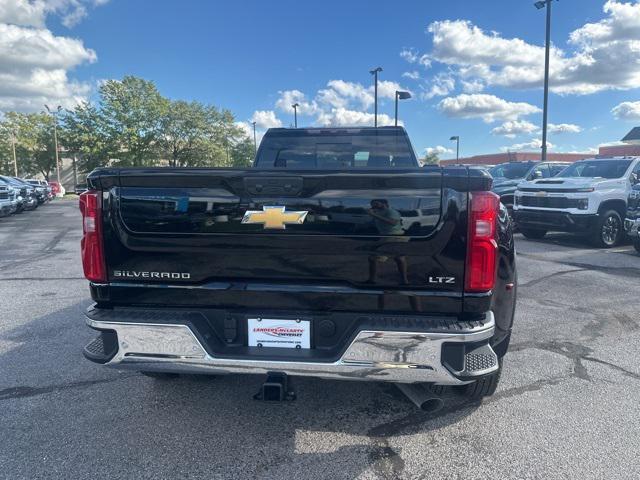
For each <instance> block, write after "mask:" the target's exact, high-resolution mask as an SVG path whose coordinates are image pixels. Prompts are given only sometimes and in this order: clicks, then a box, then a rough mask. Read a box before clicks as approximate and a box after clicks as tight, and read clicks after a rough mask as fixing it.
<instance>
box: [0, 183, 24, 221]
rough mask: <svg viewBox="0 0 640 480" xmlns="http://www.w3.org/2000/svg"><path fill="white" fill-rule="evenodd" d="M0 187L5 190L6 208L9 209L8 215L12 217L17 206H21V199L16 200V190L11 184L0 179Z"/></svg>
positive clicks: (17, 194)
mask: <svg viewBox="0 0 640 480" xmlns="http://www.w3.org/2000/svg"><path fill="white" fill-rule="evenodd" d="M0 187H2V188H3V189H5V191H6V197H7V201H6V203H7V204H8V207H9V214H10V215H13V214H14V213H16V212H17V211H18V205H19V204H22V197H20V199H18V197H19V192H18V190H17V189H16V188H15V187H14V186H13V185H12V184H10V183H5V182H4V181H3V180H2V179H1V178H0ZM3 197H4V195H3Z"/></svg>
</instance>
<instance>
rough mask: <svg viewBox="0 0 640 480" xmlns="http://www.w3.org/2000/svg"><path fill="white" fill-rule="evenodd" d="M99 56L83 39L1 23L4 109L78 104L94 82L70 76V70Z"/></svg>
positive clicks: (0, 106) (0, 98)
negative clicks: (81, 81) (77, 79)
mask: <svg viewBox="0 0 640 480" xmlns="http://www.w3.org/2000/svg"><path fill="white" fill-rule="evenodd" d="M96 58H97V57H96V53H95V52H94V51H93V50H91V49H88V48H86V47H85V46H84V45H83V43H82V41H80V40H77V39H73V38H68V37H62V36H55V35H53V33H51V31H49V30H46V29H42V28H31V27H22V26H17V25H10V24H4V23H0V110H4V111H6V110H20V111H37V110H42V108H43V104H44V103H54V104H59V105H62V106H63V107H72V106H74V105H75V104H76V103H77V102H78V101H79V100H82V99H84V98H86V96H87V95H88V94H89V92H90V90H91V85H89V84H87V83H79V82H75V81H73V80H70V79H69V78H68V71H69V70H70V69H73V68H74V67H77V66H78V65H81V64H85V63H93V62H95V61H96Z"/></svg>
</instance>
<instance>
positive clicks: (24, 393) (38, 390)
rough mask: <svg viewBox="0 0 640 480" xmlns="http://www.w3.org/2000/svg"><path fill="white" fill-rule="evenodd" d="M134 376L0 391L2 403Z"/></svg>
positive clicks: (17, 387) (19, 387)
mask: <svg viewBox="0 0 640 480" xmlns="http://www.w3.org/2000/svg"><path fill="white" fill-rule="evenodd" d="M131 376H133V375H121V376H119V377H115V378H106V379H100V380H83V381H80V382H70V383H63V384H61V385H50V386H47V387H29V386H16V387H9V388H5V389H3V390H0V401H2V400H12V399H16V398H27V397H35V396H38V395H45V394H47V393H53V392H61V391H64V390H70V389H74V388H83V387H90V386H93V385H100V384H103V383H112V382H117V381H119V380H122V379H125V378H129V377H131Z"/></svg>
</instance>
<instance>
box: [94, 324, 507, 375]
mask: <svg viewBox="0 0 640 480" xmlns="http://www.w3.org/2000/svg"><path fill="white" fill-rule="evenodd" d="M489 315H490V318H489V321H487V322H485V324H484V325H482V326H478V327H476V328H472V329H468V330H465V331H464V332H455V331H452V332H450V333H449V332H447V333H440V332H438V333H435V332H434V333H429V332H397V331H372V330H371V331H369V330H368V331H361V332H359V333H358V334H357V336H356V337H355V339H354V340H353V341H352V342H351V344H350V345H349V347H348V348H347V349H346V350H345V352H344V354H343V355H342V357H341V358H340V359H339V360H337V361H335V362H331V363H327V362H309V361H272V360H262V359H260V360H258V359H251V358H249V357H247V358H242V359H237V358H234V359H229V358H216V357H213V356H211V355H209V354H208V353H207V351H206V350H205V348H204V347H203V346H202V344H201V343H200V341H199V340H198V338H197V337H196V336H195V335H194V333H193V332H192V331H191V329H190V328H189V327H188V326H187V325H182V324H165V323H163V324H153V323H132V322H118V321H100V320H95V319H92V318H89V317H87V324H88V325H89V326H90V327H91V328H94V329H97V330H112V331H115V332H116V334H117V352H116V354H115V356H114V357H113V358H111V359H110V360H109V361H108V362H107V363H106V365H108V366H111V367H115V368H119V369H132V370H144V371H160V372H175V373H205V374H215V375H217V374H226V373H245V374H264V373H267V372H285V373H287V374H290V375H296V376H311V377H321V378H327V379H342V380H369V381H385V382H396V383H416V382H433V383H436V384H441V385H461V384H464V383H468V382H469V379H470V378H471V377H478V376H482V375H486V374H489V373H492V372H494V371H496V370H497V369H498V359H497V357H496V354H495V352H493V350H492V349H491V347H490V346H489V345H488V344H486V345H483V346H482V352H481V353H478V351H476V352H474V353H473V354H467V355H466V357H465V362H464V367H463V370H461V371H453V370H451V369H450V368H447V367H445V366H444V365H443V362H442V358H441V356H442V346H443V344H445V343H472V342H473V343H476V342H482V343H485V342H486V343H488V340H489V339H490V338H491V337H492V336H493V334H494V330H495V322H494V319H493V315H491V314H489ZM460 378H463V380H461V379H460Z"/></svg>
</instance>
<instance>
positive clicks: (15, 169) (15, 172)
mask: <svg viewBox="0 0 640 480" xmlns="http://www.w3.org/2000/svg"><path fill="white" fill-rule="evenodd" d="M11 149H12V150H13V175H14V176H16V177H17V176H18V158H17V157H16V132H11Z"/></svg>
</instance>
